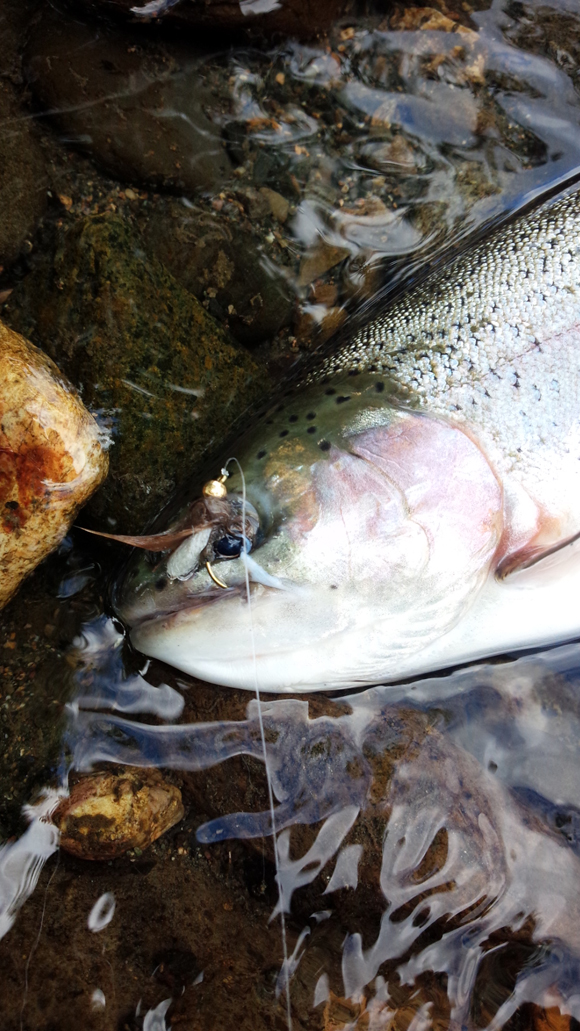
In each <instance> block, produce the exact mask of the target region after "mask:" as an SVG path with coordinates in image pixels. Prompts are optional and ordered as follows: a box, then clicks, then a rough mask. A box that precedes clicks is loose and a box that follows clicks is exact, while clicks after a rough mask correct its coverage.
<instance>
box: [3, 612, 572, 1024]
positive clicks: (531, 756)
mask: <svg viewBox="0 0 580 1031" xmlns="http://www.w3.org/2000/svg"><path fill="white" fill-rule="evenodd" d="M114 633H115V631H114V630H113V629H112V627H111V624H109V623H105V622H103V621H102V620H101V621H98V622H97V623H95V624H93V625H92V626H89V627H88V628H87V630H86V632H85V641H84V646H83V645H81V652H82V648H83V647H84V649H85V651H86V654H87V658H88V665H87V667H85V668H83V666H82V665H81V666H80V667H79V670H78V673H77V677H78V678H79V694H78V697H77V699H76V700H75V702H74V703H73V704H72V705H71V706H70V711H69V728H68V733H67V746H68V749H69V751H70V756H71V769H72V770H77V771H88V770H90V769H92V768H93V766H94V765H95V764H100V763H102V762H103V761H106V762H111V763H114V764H129V765H133V766H154V767H156V766H159V767H164V768H168V769H173V770H180V771H195V770H200V769H204V768H205V769H209V768H210V767H213V766H215V765H216V764H219V763H222V762H224V761H226V760H228V759H231V758H232V757H234V756H240V755H250V756H254V757H256V758H257V759H261V757H262V749H261V743H260V732H259V726H258V720H257V709H256V702H255V701H254V700H251V701H250V702H249V704H248V707H247V717H246V719H245V720H232V721H222V720H218V721H215V722H210V723H207V722H205V723H204V722H194V723H185V724H174V723H158V724H151V723H143V722H140V721H139V720H138V719H126V718H123V717H120V716H115V715H113V714H106V713H103V712H98V711H96V710H97V709H99V708H102V706H103V698H104V695H103V683H106V685H107V691H109V692H110V691H111V685H112V683H113V682H114V676H115V670H114V669H113V668H112V666H111V660H110V654H111V652H110V649H109V648H108V647H104V648H103V649H102V650H100V651H99V649H97V648H95V640H96V639H97V638H98V637H99V636H100V638H101V641H102V642H103V643H104V644H106V645H107V646H108V645H109V644H110V639H111V635H114ZM79 644H80V642H79ZM116 654H117V657H118V661H117V667H116V675H117V678H118V680H120V681H121V683H120V686H121V687H123V683H126V681H124V679H123V680H122V678H123V677H124V674H123V673H122V663H121V662H120V661H119V652H118V650H117V652H116ZM99 655H101V657H102V659H103V661H102V664H101V665H99V661H98V656H99ZM77 658H78V653H77ZM579 666H580V646H578V645H570V646H565V647H562V648H559V649H555V650H553V651H551V652H546V653H543V654H541V655H536V656H533V657H525V658H521V659H518V660H517V661H513V662H506V663H503V664H501V663H500V664H495V665H484V666H480V667H476V668H471V669H466V670H461V671H459V672H456V673H454V674H453V675H450V676H445V677H437V678H431V679H426V680H423V681H420V682H418V683H415V684H411V685H408V686H403V687H384V688H383V687H378V688H373V689H370V690H368V691H366V692H364V693H362V694H358V695H353V696H348V697H346V698H341V699H340V703H339V704H340V714H339V715H330V714H329V713H328V712H326V713H325V712H324V709H325V707H326V708H327V709H328V710H330V711H331V710H332V707H333V704H334V703H332V702H330V701H329V702H328V703H325V702H324V701H322V702H321V700H320V699H314V700H311V701H310V702H307V701H302V700H300V701H298V700H293V699H285V700H283V701H271V702H268V703H267V704H264V705H263V719H264V727H265V733H266V740H267V751H268V762H269V766H270V769H271V776H272V783H273V788H274V793H275V797H276V799H277V803H278V806H277V810H276V823H277V827H278V829H279V831H280V833H279V837H278V849H279V855H280V860H281V863H280V871H279V876H278V893H279V896H278V902H277V904H276V905H275V907H274V910H273V913H272V917H275V916H276V914H277V913H278V912H279V911H280V910H281V909H284V910H285V911H286V912H288V913H291V912H294V913H295V915H296V914H298V916H299V915H300V914H304V907H305V905H306V907H307V910H310V912H312V909H313V908H315V910H316V911H315V912H314V914H313V917H312V919H309V920H308V922H307V923H306V924H305V926H303V929H302V931H301V932H300V933H299V934H298V935H297V938H296V941H295V942H294V948H293V950H292V953H291V955H290V956H289V959H288V970H289V973H290V975H291V976H292V977H296V976H297V974H298V972H299V971H300V970H302V968H303V967H307V968H308V970H307V975H304V976H307V977H308V978H310V977H312V983H310V984H309V988H308V992H309V996H310V1000H311V1001H310V1004H309V1005H310V1007H313V1006H315V1005H318V1004H321V1003H322V1002H325V1003H326V1005H327V1008H328V1006H330V1005H331V1004H334V1003H333V1000H336V999H340V998H344V999H350V1000H351V1001H352V1005H353V1006H354V1007H355V1010H356V1014H358V1016H357V1018H356V1019H355V1020H354V1023H353V1022H352V1020H351V1021H350V1023H349V1022H348V1021H347V1020H346V1019H345V1020H344V1021H343V1023H338V1024H336V1025H332V1026H336V1027H346V1025H347V1023H348V1026H357V1027H361V1028H362V1027H363V1026H364V1027H367V1026H368V1027H376V1028H382V1027H385V1028H387V1027H391V1026H392V1025H391V1023H390V1021H392V1019H393V1016H394V1014H395V1013H396V1011H397V1008H398V1004H397V1001H396V1000H397V998H398V997H399V996H400V991H401V986H409V987H410V989H414V991H415V992H416V993H417V992H418V993H419V994H420V995H421V997H422V1000H423V1001H422V1003H421V1005H422V1006H424V1012H423V1016H422V1017H421V1019H422V1020H424V1025H421V1026H425V1027H431V1026H440V1025H439V1024H438V1021H439V1020H443V1018H444V1017H445V1021H447V1019H449V1020H450V1021H451V1022H452V1024H453V1026H469V1027H490V1028H496V1027H498V1028H499V1027H502V1026H503V1025H504V1024H505V1023H506V1022H507V1020H508V1019H509V1018H510V1016H511V1015H512V1014H513V1013H514V1012H515V1011H516V1010H518V1009H519V1008H520V1007H521V1006H522V1005H524V1004H528V1003H533V1004H535V1005H537V1006H539V1007H544V1008H546V1007H550V1006H552V1007H553V1006H557V1007H559V1008H560V1010H561V1012H563V1013H570V1014H572V1015H573V1016H574V1017H576V1018H577V1019H578V1018H580V992H579V991H578V984H579V983H580V930H579V928H580V901H579V898H578V891H577V885H578V882H579V878H580V849H579V839H578V828H579V826H580V809H579V807H578V797H579V794H580V790H579V789H580V772H579V769H578V749H579V746H580V693H579V692H580V674H579V673H578V669H579ZM89 667H90V670H91V675H90V677H89V676H87V669H88V668H89ZM146 676H147V674H146V675H145V681H144V682H146ZM156 690H158V689H156V688H153V687H151V692H154V691H156ZM108 697H111V698H112V697H113V695H112V694H109V695H108ZM310 705H313V706H314V708H315V710H317V711H318V712H319V713H320V714H318V715H314V716H313V717H312V716H311V715H310V713H309V706H310ZM144 709H145V711H148V712H151V711H152V709H153V707H152V705H151V701H150V697H149V696H146V704H145V706H144ZM157 715H158V716H160V717H161V718H164V709H163V704H162V705H161V706H160V708H159V710H158V713H157ZM301 827H302V828H303V830H300V828H301ZM270 833H271V818H270V814H269V812H267V811H265V812H248V811H244V812H237V813H223V814H222V815H220V816H219V817H217V818H215V819H213V820H211V821H210V822H206V823H204V824H202V825H201V826H199V827H198V829H197V839H198V841H199V842H201V843H204V844H205V845H206V846H207V845H208V844H210V843H215V842H219V841H221V840H224V839H227V838H242V839H244V838H245V839H252V838H256V837H260V836H262V835H268V834H270ZM17 847H18V846H12V848H13V849H15V848H17ZM6 855H7V853H6V852H5V854H4V857H3V859H4V858H5V857H6ZM45 857H46V852H44V854H43V856H41V857H39V859H38V862H39V863H41V862H42V859H43V858H45ZM4 865H5V863H4ZM20 890H21V897H22V888H21V889H20ZM357 894H361V896H362V898H363V899H364V905H363V907H362V909H359V910H357V907H356V904H355V902H353V900H355V899H356V896H357ZM303 896H304V899H303ZM111 897H112V896H110V895H109V896H107V895H103V897H102V899H101V900H99V901H100V902H102V901H103V899H107V900H110V898H111ZM16 904H17V902H15V901H13V902H12V906H13V908H14V907H15V905H16ZM117 914H118V915H117V916H116V919H117V920H119V919H122V913H121V911H120V910H118V911H117ZM304 915H305V914H304ZM85 919H86V917H85ZM337 921H338V925H339V926H340V927H341V928H342V945H341V948H340V950H339V951H340V956H334V955H332V956H329V957H327V963H326V969H324V968H321V966H320V963H319V962H318V965H316V977H315V978H314V976H313V970H312V969H311V967H310V966H308V956H309V950H310V949H311V948H313V949H315V950H316V949H319V948H320V935H321V929H325V930H324V933H325V934H327V933H328V930H327V928H328V927H330V926H332V924H333V923H334V924H336V922H337ZM338 961H340V968H338V966H337V962H338ZM506 970H508V975H509V976H507V977H506ZM433 978H435V982H436V984H437V985H438V988H437V991H436V992H434V990H433V989H429V988H428V985H429V984H430V983H431V982H433ZM435 982H433V983H435ZM279 983H281V982H280V980H279ZM426 986H427V987H426ZM425 993H426V994H425ZM433 1006H434V1007H435V1008H434V1009H433ZM356 1007H358V1009H356ZM160 1012H161V1011H160ZM165 1012H166V1011H165V1010H164V1011H163V1014H164V1013H165ZM419 1012H420V1008H419V1009H417V1014H419ZM421 1012H422V1011H421ZM363 1014H366V1016H365V1018H364V1021H363V1020H362V1017H363ZM445 1014H447V1016H445ZM351 1017H352V1013H351ZM359 1018H360V1019H359ZM417 1019H418V1016H417ZM357 1020H358V1023H357ZM445 1021H444V1024H443V1025H441V1026H447V1023H445ZM396 1026H399V1025H398V1024H397V1025H396Z"/></svg>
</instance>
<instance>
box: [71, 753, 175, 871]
mask: <svg viewBox="0 0 580 1031" xmlns="http://www.w3.org/2000/svg"><path fill="white" fill-rule="evenodd" d="M183 812H184V810H183V804H182V801H181V792H180V790H179V788H177V787H175V785H174V784H170V783H169V782H168V781H166V780H164V779H163V777H162V776H161V774H160V773H159V771H158V770H131V769H129V770H125V771H123V773H108V772H107V773H95V774H93V775H91V776H88V777H83V778H82V779H81V780H79V781H77V783H76V784H75V785H74V786H73V787H72V789H71V793H70V795H69V797H68V798H67V799H65V800H64V802H62V803H61V804H60V805H59V807H58V809H57V810H56V811H55V813H54V815H53V823H55V824H56V826H57V827H58V829H59V830H60V846H61V848H63V849H64V850H65V852H70V854H71V855H73V856H77V857H78V858H79V859H96V860H98V859H101V860H104V859H115V858H116V857H117V856H120V855H122V854H123V852H126V851H127V849H130V848H140V849H144V848H147V846H148V845H150V844H151V842H152V841H155V840H156V839H157V838H159V837H160V836H161V835H162V834H164V833H165V831H167V830H169V828H170V827H173V825H174V824H176V823H178V822H179V820H181V818H182V816H183Z"/></svg>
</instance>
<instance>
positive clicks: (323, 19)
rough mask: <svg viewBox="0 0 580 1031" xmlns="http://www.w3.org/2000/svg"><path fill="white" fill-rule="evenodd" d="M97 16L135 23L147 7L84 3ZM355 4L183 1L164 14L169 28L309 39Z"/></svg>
mask: <svg viewBox="0 0 580 1031" xmlns="http://www.w3.org/2000/svg"><path fill="white" fill-rule="evenodd" d="M84 3H85V6H86V7H87V8H89V9H92V10H94V11H97V12H101V11H103V10H105V11H116V12H118V13H119V14H122V15H125V16H126V17H127V16H128V17H129V18H131V20H134V18H135V16H134V14H133V13H132V9H133V8H134V7H135V6H140V7H145V6H146V5H145V2H144V3H141V4H138V3H136V0H84ZM354 8H355V5H354V3H353V2H352V0H320V2H319V3H314V2H313V0H283V2H282V3H280V2H278V0H242V2H241V3H240V2H239V0H181V2H177V3H176V4H174V5H173V6H171V7H168V8H167V10H165V11H164V12H163V13H162V18H163V19H164V20H167V22H168V23H169V24H171V23H174V24H176V25H180V26H181V27H182V28H187V27H190V28H192V29H195V28H198V27H199V26H205V27H207V28H212V29H217V30H218V31H226V32H227V31H242V32H243V33H244V34H248V35H250V36H256V35H257V36H262V35H266V36H272V35H282V36H297V37H299V38H300V39H310V38H312V37H314V36H317V35H318V34H319V33H321V32H324V31H325V30H326V29H328V28H330V26H331V25H332V24H333V23H334V22H335V21H336V19H338V18H342V17H343V16H344V15H346V14H348V13H349V12H350V11H351V10H354Z"/></svg>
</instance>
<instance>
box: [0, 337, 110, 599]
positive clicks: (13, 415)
mask: <svg viewBox="0 0 580 1031" xmlns="http://www.w3.org/2000/svg"><path fill="white" fill-rule="evenodd" d="M107 467H108V460H107V455H106V454H105V452H104V450H103V448H102V447H101V443H100V441H99V429H98V426H97V424H96V422H95V420H94V419H93V418H92V417H91V415H90V414H89V413H88V412H87V411H86V409H85V408H84V407H83V405H82V404H81V402H80V400H79V398H78V396H77V395H76V393H75V392H74V391H73V390H72V389H71V388H70V386H68V385H67V384H66V383H64V382H63V380H62V377H61V375H60V372H59V370H58V369H57V368H56V366H55V365H54V364H53V362H51V361H50V360H49V359H48V358H47V357H46V355H44V354H42V353H41V352H40V351H39V350H38V349H37V348H36V347H33V346H32V344H30V343H29V342H28V341H27V340H25V339H24V338H23V337H21V336H19V335H18V334H17V333H14V332H13V331H12V330H10V329H8V327H6V326H4V325H3V324H2V323H0V607H1V606H2V605H5V604H6V602H7V601H8V600H9V598H11V597H12V595H13V594H14V593H15V591H16V589H17V588H18V586H19V584H20V582H21V581H22V579H23V578H24V577H25V576H27V574H28V573H30V572H31V571H32V570H33V569H34V567H35V566H36V565H38V563H39V562H40V561H41V560H42V559H43V558H45V556H46V555H48V554H49V552H50V551H52V549H53V548H55V547H56V546H57V544H59V542H60V541H61V540H62V538H63V537H64V536H65V534H66V532H67V530H68V528H69V526H70V524H71V523H72V522H73V520H74V518H75V516H76V514H77V512H78V510H79V508H80V507H81V505H83V504H84V503H85V502H86V501H87V499H88V498H89V497H90V495H91V494H92V492H93V491H94V490H95V489H96V488H97V487H98V485H99V483H100V482H101V481H102V480H103V479H104V477H105V476H106V473H107Z"/></svg>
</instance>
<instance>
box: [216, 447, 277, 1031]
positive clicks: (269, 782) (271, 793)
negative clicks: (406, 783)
mask: <svg viewBox="0 0 580 1031" xmlns="http://www.w3.org/2000/svg"><path fill="white" fill-rule="evenodd" d="M230 462H235V463H236V465H237V467H238V469H239V470H240V476H241V478H242V537H243V545H242V550H243V554H245V551H246V478H245V476H244V470H243V469H242V467H241V465H240V463H239V462H238V460H237V458H228V460H227V462H226V464H225V466H224V469H227V467H228V465H229V464H230ZM244 571H245V576H246V595H247V598H248V613H249V618H250V640H251V644H252V659H253V663H254V690H255V692H256V701H257V703H258V723H259V726H260V738H261V740H262V751H263V753H264V766H265V768H266V783H267V785H268V803H269V806H270V820H271V823H272V841H273V843H274V864H275V867H276V878H277V881H278V892H279V893H280V891H281V884H282V881H281V878H280V859H279V856H278V839H277V837H276V817H275V815H274V791H273V789H272V778H271V776H270V768H269V766H268V753H267V751H266V735H265V734H264V721H263V719H262V702H261V699H260V688H259V686H258V662H257V658H256V641H255V637H254V620H253V617H252V603H251V599H250V576H249V573H248V565H247V563H246V562H244ZM280 901H281V902H282V905H281V906H280V928H281V931H282V955H283V960H284V989H285V992H286V1022H287V1024H288V1031H292V1013H291V1011H290V972H289V968H288V945H287V942H286V914H285V912H284V902H283V899H282V898H281V896H280Z"/></svg>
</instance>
